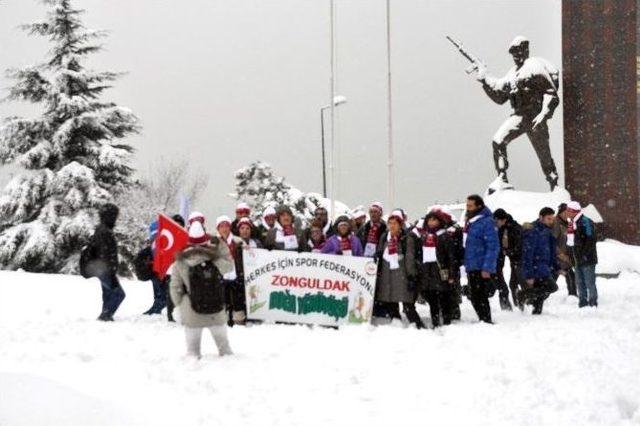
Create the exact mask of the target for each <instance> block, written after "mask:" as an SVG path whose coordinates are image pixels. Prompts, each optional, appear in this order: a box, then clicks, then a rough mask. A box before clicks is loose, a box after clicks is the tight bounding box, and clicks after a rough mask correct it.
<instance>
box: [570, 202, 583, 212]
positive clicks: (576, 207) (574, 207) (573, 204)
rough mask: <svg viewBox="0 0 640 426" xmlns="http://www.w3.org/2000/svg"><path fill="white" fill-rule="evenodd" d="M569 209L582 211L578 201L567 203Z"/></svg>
mask: <svg viewBox="0 0 640 426" xmlns="http://www.w3.org/2000/svg"><path fill="white" fill-rule="evenodd" d="M567 209H569V210H573V211H575V212H579V211H581V210H582V206H580V203H579V202H577V201H569V202H568V203H567Z"/></svg>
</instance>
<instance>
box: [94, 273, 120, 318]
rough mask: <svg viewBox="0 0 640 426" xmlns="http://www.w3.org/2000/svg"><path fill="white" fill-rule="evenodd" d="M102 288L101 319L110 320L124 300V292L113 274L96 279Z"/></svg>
mask: <svg viewBox="0 0 640 426" xmlns="http://www.w3.org/2000/svg"><path fill="white" fill-rule="evenodd" d="M98 279H99V280H100V286H101V288H102V312H101V313H100V316H101V317H102V318H103V319H112V318H113V314H115V313H116V310H117V309H118V307H119V306H120V304H121V303H122V301H123V300H124V298H125V294H124V290H123V289H122V286H120V281H118V277H117V276H116V275H114V274H110V273H107V274H104V275H101V276H100V277H98Z"/></svg>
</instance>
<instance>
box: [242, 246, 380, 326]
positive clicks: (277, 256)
mask: <svg viewBox="0 0 640 426" xmlns="http://www.w3.org/2000/svg"><path fill="white" fill-rule="evenodd" d="M243 254H244V256H243V263H244V279H245V291H246V297H247V313H248V317H249V319H256V320H267V321H282V322H292V323H305V324H321V325H342V324H362V323H366V322H369V320H370V319H371V312H372V309H373V296H374V294H375V282H376V270H377V267H376V264H375V262H373V260H372V259H370V258H366V257H352V256H334V255H326V254H316V253H296V252H289V251H268V250H262V249H250V250H246V251H244V253H243Z"/></svg>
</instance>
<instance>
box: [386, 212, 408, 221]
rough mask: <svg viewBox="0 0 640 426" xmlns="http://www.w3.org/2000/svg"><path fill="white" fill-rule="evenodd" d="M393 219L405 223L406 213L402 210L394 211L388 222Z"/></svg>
mask: <svg viewBox="0 0 640 426" xmlns="http://www.w3.org/2000/svg"><path fill="white" fill-rule="evenodd" d="M391 218H394V219H397V220H398V221H399V222H400V223H404V212H403V211H402V210H394V211H392V212H391V214H390V215H389V218H388V219H387V221H389V219H391Z"/></svg>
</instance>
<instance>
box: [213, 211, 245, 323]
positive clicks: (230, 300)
mask: <svg viewBox="0 0 640 426" xmlns="http://www.w3.org/2000/svg"><path fill="white" fill-rule="evenodd" d="M242 219H244V218H242ZM242 219H240V220H242ZM231 229H232V222H231V219H230V218H229V217H228V216H220V217H218V218H217V219H216V230H217V231H218V235H217V236H218V238H219V239H220V242H221V244H225V245H226V246H227V248H228V249H229V253H231V257H232V258H233V268H232V269H231V270H230V271H229V272H227V273H225V274H223V282H224V289H225V300H226V303H227V310H228V311H229V320H228V324H229V326H230V327H232V326H233V325H234V324H238V325H244V324H245V322H246V320H247V305H246V297H245V294H244V293H245V292H244V276H242V274H240V273H239V271H242V269H243V268H242V250H243V247H244V242H243V241H242V239H241V238H240V237H237V236H236V235H234V234H233V233H232V231H231Z"/></svg>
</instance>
